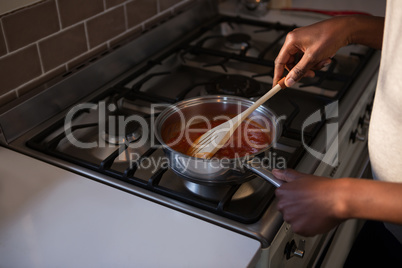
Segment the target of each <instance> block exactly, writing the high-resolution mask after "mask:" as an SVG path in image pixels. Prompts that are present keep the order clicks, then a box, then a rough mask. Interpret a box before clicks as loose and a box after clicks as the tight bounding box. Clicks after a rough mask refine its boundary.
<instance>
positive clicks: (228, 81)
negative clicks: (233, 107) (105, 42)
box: [205, 75, 262, 98]
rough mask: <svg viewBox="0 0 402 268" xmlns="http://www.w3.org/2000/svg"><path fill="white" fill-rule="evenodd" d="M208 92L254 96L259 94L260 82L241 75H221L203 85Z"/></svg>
mask: <svg viewBox="0 0 402 268" xmlns="http://www.w3.org/2000/svg"><path fill="white" fill-rule="evenodd" d="M205 89H206V91H207V93H208V94H224V95H236V96H240V97H246V98H250V97H255V96H259V95H261V93H262V91H261V84H260V83H259V82H257V81H256V80H254V79H252V78H250V77H246V76H242V75H223V76H220V77H218V78H216V79H213V80H212V81H211V83H208V84H206V85H205Z"/></svg>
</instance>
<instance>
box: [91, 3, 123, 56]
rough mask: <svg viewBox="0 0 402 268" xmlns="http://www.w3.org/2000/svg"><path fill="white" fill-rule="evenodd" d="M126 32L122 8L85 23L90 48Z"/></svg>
mask: <svg viewBox="0 0 402 268" xmlns="http://www.w3.org/2000/svg"><path fill="white" fill-rule="evenodd" d="M125 30H126V23H125V17H124V8H123V7H119V8H116V9H113V10H111V11H109V12H106V13H105V14H102V15H100V16H97V17H95V18H93V19H91V20H89V21H87V31H88V38H89V46H90V48H93V47H96V46H98V45H100V44H102V43H104V42H106V41H108V40H109V39H111V38H113V37H115V36H117V35H119V34H121V33H123V32H124V31H125Z"/></svg>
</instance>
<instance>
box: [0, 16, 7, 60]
mask: <svg viewBox="0 0 402 268" xmlns="http://www.w3.org/2000/svg"><path fill="white" fill-rule="evenodd" d="M0 26H1V22H0ZM5 54H7V48H6V40H4V34H3V29H2V27H0V57H1V56H3V55H5Z"/></svg>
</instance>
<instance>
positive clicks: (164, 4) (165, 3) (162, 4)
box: [159, 0, 181, 11]
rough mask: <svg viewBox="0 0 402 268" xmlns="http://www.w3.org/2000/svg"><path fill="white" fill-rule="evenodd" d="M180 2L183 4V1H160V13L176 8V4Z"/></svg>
mask: <svg viewBox="0 0 402 268" xmlns="http://www.w3.org/2000/svg"><path fill="white" fill-rule="evenodd" d="M179 2H181V0H159V8H160V11H163V10H165V9H168V8H170V7H171V6H174V5H175V4H177V3H179Z"/></svg>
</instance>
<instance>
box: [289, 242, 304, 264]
mask: <svg viewBox="0 0 402 268" xmlns="http://www.w3.org/2000/svg"><path fill="white" fill-rule="evenodd" d="M305 244H306V241H305V240H302V239H301V240H300V241H299V246H297V245H296V242H295V240H294V239H292V241H290V242H287V243H286V246H285V256H286V259H287V260H289V259H290V258H292V257H293V256H296V257H299V258H303V256H304V247H305Z"/></svg>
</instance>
